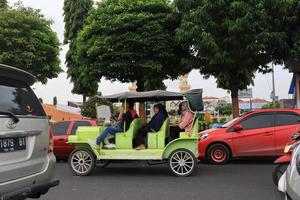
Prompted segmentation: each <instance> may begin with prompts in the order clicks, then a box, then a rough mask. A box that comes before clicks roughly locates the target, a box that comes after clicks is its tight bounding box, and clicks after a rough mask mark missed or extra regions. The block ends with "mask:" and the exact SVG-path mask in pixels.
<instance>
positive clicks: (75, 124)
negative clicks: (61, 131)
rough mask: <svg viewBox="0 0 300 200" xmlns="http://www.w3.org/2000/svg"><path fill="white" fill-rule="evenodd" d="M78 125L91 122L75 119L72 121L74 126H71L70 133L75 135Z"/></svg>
mask: <svg viewBox="0 0 300 200" xmlns="http://www.w3.org/2000/svg"><path fill="white" fill-rule="evenodd" d="M79 126H92V124H91V123H90V122H89V121H76V122H74V126H73V128H72V131H71V135H75V133H76V131H77V128H78V127H79Z"/></svg>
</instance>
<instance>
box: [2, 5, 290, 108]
mask: <svg viewBox="0 0 300 200" xmlns="http://www.w3.org/2000/svg"><path fill="white" fill-rule="evenodd" d="M8 2H9V4H10V5H11V6H13V4H14V3H16V2H18V0H8ZM63 2H64V1H63V0H22V3H23V5H24V6H28V7H32V8H35V9H40V10H41V13H42V14H44V15H45V17H46V18H48V19H52V20H53V21H54V23H53V24H52V29H53V30H54V31H55V32H56V33H57V35H58V38H59V40H60V42H61V43H62V42H63V33H64V22H63ZM67 50H68V46H62V50H61V53H60V60H61V67H62V69H63V70H64V71H65V72H66V71H67V69H66V66H65V63H64V62H65V54H66V52H67ZM65 72H64V73H61V74H60V75H59V76H58V78H55V79H51V80H49V81H48V83H47V84H46V85H42V84H41V83H36V84H34V85H33V89H34V92H35V93H36V94H37V96H38V97H41V98H42V99H43V100H44V102H45V103H52V99H53V97H54V96H57V98H58V103H59V104H67V101H82V96H80V95H75V94H72V92H71V90H72V88H73V85H72V83H70V79H67V74H66V73H65ZM291 79H292V74H291V73H289V71H288V70H284V69H283V66H275V91H276V95H277V96H279V98H280V99H281V98H288V97H289V95H288V89H289V85H290V82H291ZM188 82H189V84H190V85H191V88H192V89H196V88H203V95H204V96H216V97H224V96H228V95H229V93H228V92H227V91H226V90H223V89H219V88H217V84H216V80H215V79H214V78H210V79H204V78H203V76H202V75H201V74H200V73H199V71H197V70H193V71H192V72H191V73H190V74H189V78H188ZM165 84H166V86H167V90H169V91H179V81H178V80H175V81H171V80H166V81H165ZM129 85H130V84H129V83H127V84H122V83H120V82H110V81H108V80H105V79H104V78H102V79H101V81H100V83H99V89H98V90H99V91H101V92H102V94H103V95H109V94H114V93H118V92H124V91H128V86H129ZM250 87H251V88H253V97H254V98H263V99H266V100H270V94H271V91H272V75H271V74H265V75H262V74H257V75H256V78H255V80H254V86H250Z"/></svg>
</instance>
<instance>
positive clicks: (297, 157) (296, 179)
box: [278, 145, 300, 200]
mask: <svg viewBox="0 0 300 200" xmlns="http://www.w3.org/2000/svg"><path fill="white" fill-rule="evenodd" d="M278 189H279V191H281V192H283V193H284V194H285V199H286V200H300V145H298V147H297V148H296V149H295V150H294V152H293V155H292V160H291V163H290V165H289V167H288V168H287V170H286V172H285V173H284V174H283V175H282V177H281V178H280V180H279V183H278Z"/></svg>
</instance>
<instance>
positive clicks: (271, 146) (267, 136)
mask: <svg viewBox="0 0 300 200" xmlns="http://www.w3.org/2000/svg"><path fill="white" fill-rule="evenodd" d="M299 127H300V110H299V109H269V110H258V111H254V112H250V113H247V114H245V115H243V116H241V117H239V118H236V119H233V120H232V121H230V122H228V123H227V124H224V125H223V126H222V127H220V128H213V129H209V130H206V131H203V132H201V133H199V141H198V148H199V155H200V156H199V157H200V159H207V160H208V161H210V162H211V163H213V164H225V163H227V162H228V161H229V160H230V159H231V158H236V157H259V156H263V157H268V156H270V157H271V156H280V155H282V154H283V150H284V147H285V145H286V144H287V143H288V142H290V141H291V139H290V136H291V135H292V134H293V133H296V132H297V131H298V128H299Z"/></svg>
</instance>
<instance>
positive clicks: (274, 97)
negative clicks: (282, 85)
mask: <svg viewBox="0 0 300 200" xmlns="http://www.w3.org/2000/svg"><path fill="white" fill-rule="evenodd" d="M272 85H273V91H272V101H273V107H274V108H275V103H276V93H275V72H274V64H273V63H272Z"/></svg>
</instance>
